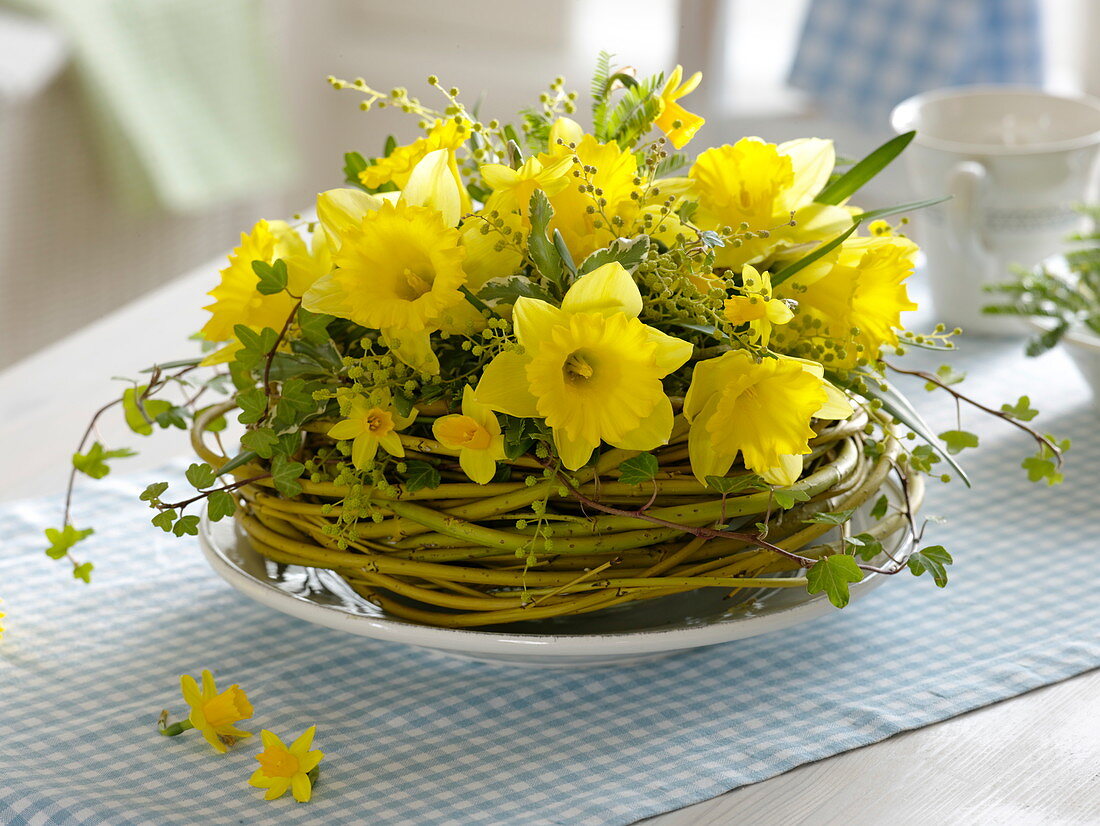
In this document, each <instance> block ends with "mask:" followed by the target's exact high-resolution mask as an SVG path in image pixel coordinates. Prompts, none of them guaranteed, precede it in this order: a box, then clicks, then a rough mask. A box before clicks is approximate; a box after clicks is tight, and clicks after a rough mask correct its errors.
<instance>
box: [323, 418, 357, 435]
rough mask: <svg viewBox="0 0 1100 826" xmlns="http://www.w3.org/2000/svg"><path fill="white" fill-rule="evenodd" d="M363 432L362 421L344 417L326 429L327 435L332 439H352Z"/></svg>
mask: <svg viewBox="0 0 1100 826" xmlns="http://www.w3.org/2000/svg"><path fill="white" fill-rule="evenodd" d="M362 432H363V423H362V422H361V421H357V420H355V419H344V421H342V422H337V423H336V424H334V425H333V426H332V427H330V428H329V429H328V435H329V436H331V437H332V438H333V439H354V438H355V437H356V436H358V435H359V434H360V433H362Z"/></svg>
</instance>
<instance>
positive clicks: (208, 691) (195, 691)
mask: <svg viewBox="0 0 1100 826" xmlns="http://www.w3.org/2000/svg"><path fill="white" fill-rule="evenodd" d="M180 690H181V692H182V693H183V699H184V700H185V701H186V702H187V705H189V706H190V707H191V713H190V714H189V715H188V716H187V719H186V720H183V721H180V722H178V723H173V724H171V725H166V726H164V727H162V728H161V730H160V733H161V734H163V735H165V736H166V737H175V736H176V735H179V734H182V733H183V732H185V731H188V730H190V729H195V730H197V731H198V732H200V733H201V734H202V736H203V738H204V739H205V740H206V742H207V743H209V744H210V745H211V746H212V747H213V748H214V750H215V751H218V752H221V753H222V754H225V752H226V751H227V750H228V749H229V747H230V746H232V745H233V744H234V743H236V742H237V741H238V740H240V739H242V738H245V737H251V736H252V733H251V732H248V731H244V730H242V729H239V728H237V727H236V724H237V723H239V722H240V721H241V720H247V719H249V718H250V717H252V704H251V703H250V702H249V701H248V695H246V694H245V693H244V691H242V690H241V687H240V686H239V685H237V684H236V683H234V684H233V685H231V686H230V687H229V688H227V689H226V690H225V691H222V692H219V691H218V688H217V685H216V684H215V683H214V675H213V674H211V673H210V671H209V670H208V669H203V672H202V687H201V688H200V687H199V684H198V683H197V682H196V681H195V678H194V677H192V676H191V675H190V674H184V675H182V676H181V677H180Z"/></svg>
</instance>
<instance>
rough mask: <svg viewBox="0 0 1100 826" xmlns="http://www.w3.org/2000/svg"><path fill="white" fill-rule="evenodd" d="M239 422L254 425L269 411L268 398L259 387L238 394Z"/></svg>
mask: <svg viewBox="0 0 1100 826" xmlns="http://www.w3.org/2000/svg"><path fill="white" fill-rule="evenodd" d="M237 407H239V408H240V409H241V412H240V413H239V414H237V421H238V422H240V423H241V424H254V423H255V422H258V421H259V420H260V419H262V418H263V416H264V411H265V410H266V409H267V396H266V395H265V394H264V391H263V390H261V389H260V388H259V387H253V388H251V389H249V390H245V391H243V392H241V393H238V394H237Z"/></svg>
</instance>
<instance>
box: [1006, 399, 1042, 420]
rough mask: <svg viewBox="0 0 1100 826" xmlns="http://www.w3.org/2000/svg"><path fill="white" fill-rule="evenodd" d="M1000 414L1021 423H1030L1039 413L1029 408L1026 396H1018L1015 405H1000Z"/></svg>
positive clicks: (1029, 401)
mask: <svg viewBox="0 0 1100 826" xmlns="http://www.w3.org/2000/svg"><path fill="white" fill-rule="evenodd" d="M1001 412H1002V413H1004V414H1005V415H1006V416H1008V417H1010V418H1013V419H1017V420H1019V421H1021V422H1030V421H1031V420H1032V419H1034V418H1035V417H1036V416H1038V415H1039V411H1038V410H1036V409H1035V408H1033V407H1032V406H1031V399H1029V398H1028V397H1027V396H1020V398H1019V400H1018V401H1017V402H1016V404H1002V405H1001Z"/></svg>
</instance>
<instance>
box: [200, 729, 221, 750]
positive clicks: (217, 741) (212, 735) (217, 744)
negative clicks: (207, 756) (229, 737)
mask: <svg viewBox="0 0 1100 826" xmlns="http://www.w3.org/2000/svg"><path fill="white" fill-rule="evenodd" d="M201 731H202V736H203V739H204V740H206V742H207V743H209V744H210V745H211V746H213V747H214V751H217V752H219V753H220V754H225V753H226V752H227V751H228V748H227V747H226V745H225V743H223V742H222V741H221V738H220V737H218V734H217V732H215V731H214V729H212V728H204V729H201Z"/></svg>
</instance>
